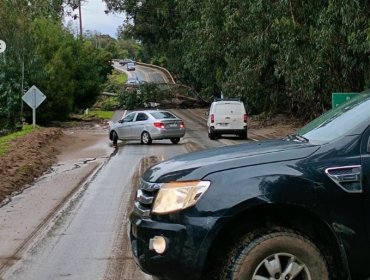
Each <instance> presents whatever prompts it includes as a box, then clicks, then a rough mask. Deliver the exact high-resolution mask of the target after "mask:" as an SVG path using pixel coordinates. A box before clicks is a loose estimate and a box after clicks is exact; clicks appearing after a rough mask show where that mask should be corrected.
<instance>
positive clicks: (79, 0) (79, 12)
mask: <svg viewBox="0 0 370 280" xmlns="http://www.w3.org/2000/svg"><path fill="white" fill-rule="evenodd" d="M78 18H79V20H80V37H81V38H82V13H81V0H78Z"/></svg>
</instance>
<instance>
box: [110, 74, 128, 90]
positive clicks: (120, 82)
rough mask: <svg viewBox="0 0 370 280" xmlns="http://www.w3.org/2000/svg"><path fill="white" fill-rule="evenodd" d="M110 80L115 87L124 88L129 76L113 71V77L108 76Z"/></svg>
mask: <svg viewBox="0 0 370 280" xmlns="http://www.w3.org/2000/svg"><path fill="white" fill-rule="evenodd" d="M108 79H109V82H110V83H112V84H113V85H115V86H124V85H125V83H126V81H127V75H126V74H125V73H123V72H118V71H113V73H112V75H110V76H108Z"/></svg>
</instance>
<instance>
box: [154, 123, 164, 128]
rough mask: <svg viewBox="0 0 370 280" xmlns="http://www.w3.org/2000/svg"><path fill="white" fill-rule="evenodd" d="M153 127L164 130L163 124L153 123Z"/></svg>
mask: <svg viewBox="0 0 370 280" xmlns="http://www.w3.org/2000/svg"><path fill="white" fill-rule="evenodd" d="M153 125H154V126H155V127H156V128H164V124H163V123H161V122H155V123H153Z"/></svg>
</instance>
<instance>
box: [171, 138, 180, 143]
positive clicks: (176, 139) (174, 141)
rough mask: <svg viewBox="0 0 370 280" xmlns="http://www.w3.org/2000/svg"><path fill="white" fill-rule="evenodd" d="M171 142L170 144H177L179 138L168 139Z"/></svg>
mask: <svg viewBox="0 0 370 280" xmlns="http://www.w3.org/2000/svg"><path fill="white" fill-rule="evenodd" d="M170 140H171V142H172V144H178V143H179V142H180V138H178V137H177V138H171V139H170Z"/></svg>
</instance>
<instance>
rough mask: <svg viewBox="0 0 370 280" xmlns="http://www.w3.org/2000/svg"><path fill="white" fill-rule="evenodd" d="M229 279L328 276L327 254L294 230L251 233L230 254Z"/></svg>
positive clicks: (285, 279) (325, 278)
mask: <svg viewBox="0 0 370 280" xmlns="http://www.w3.org/2000/svg"><path fill="white" fill-rule="evenodd" d="M224 272H225V275H224V276H225V277H224V278H225V279H233V280H241V279H245V280H250V279H252V280H270V279H277V280H292V279H296V280H315V279H320V280H328V279H329V276H328V269H327V265H326V262H325V259H324V257H323V256H322V255H321V253H320V251H319V250H318V249H317V247H316V246H315V245H314V244H313V243H311V241H309V240H308V239H306V238H304V237H303V236H300V235H298V234H296V233H293V232H290V231H281V232H274V233H269V234H265V235H259V234H255V233H254V234H249V235H247V236H246V237H245V238H244V239H243V241H242V242H241V243H240V244H238V245H237V246H236V247H235V248H234V250H233V251H232V253H231V255H230V259H229V261H228V265H227V266H226V269H225V271H224Z"/></svg>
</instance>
